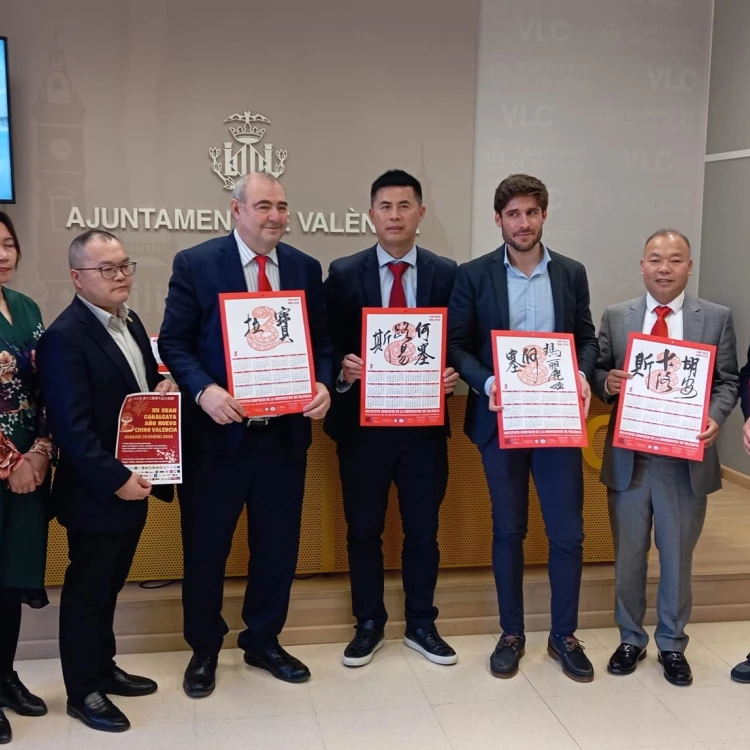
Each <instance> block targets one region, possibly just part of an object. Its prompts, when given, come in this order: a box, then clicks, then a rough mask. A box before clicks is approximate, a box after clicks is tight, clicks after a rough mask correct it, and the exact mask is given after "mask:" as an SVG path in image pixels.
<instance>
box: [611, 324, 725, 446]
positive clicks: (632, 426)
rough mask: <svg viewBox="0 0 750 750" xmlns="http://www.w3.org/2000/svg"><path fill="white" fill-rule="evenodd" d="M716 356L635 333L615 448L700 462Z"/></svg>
mask: <svg viewBox="0 0 750 750" xmlns="http://www.w3.org/2000/svg"><path fill="white" fill-rule="evenodd" d="M715 357H716V347H715V346H710V345H705V344H695V343H693V342H691V341H677V340H675V339H664V338H657V337H656V336H646V335H644V334H641V333H631V334H630V338H629V339H628V349H627V352H626V354H625V365H624V368H623V369H625V370H626V371H627V372H629V373H632V375H633V377H632V378H631V379H630V380H625V381H623V386H622V393H621V394H620V398H619V402H620V403H619V405H618V409H617V422H616V423H615V433H614V439H613V440H614V445H615V446H617V447H618V448H627V449H629V450H633V451H643V452H645V453H654V454H657V455H660V456H673V457H675V458H688V459H690V460H691V461H702V460H703V449H704V445H703V442H702V441H700V440H698V437H697V436H698V435H699V434H700V433H701V432H703V431H704V430H705V427H706V420H707V419H708V403H709V398H710V395H711V382H712V379H713V378H712V376H713V371H714V358H715Z"/></svg>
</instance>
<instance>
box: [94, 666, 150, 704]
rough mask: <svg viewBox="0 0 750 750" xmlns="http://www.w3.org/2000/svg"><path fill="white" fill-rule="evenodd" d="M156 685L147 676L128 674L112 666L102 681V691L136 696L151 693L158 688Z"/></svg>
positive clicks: (108, 693)
mask: <svg viewBox="0 0 750 750" xmlns="http://www.w3.org/2000/svg"><path fill="white" fill-rule="evenodd" d="M158 687H159V686H158V685H157V684H156V683H155V682H154V681H153V680H149V678H148V677H138V675H134V674H128V673H127V672H126V671H124V670H123V669H120V667H117V666H116V667H113V669H112V675H111V676H110V677H108V678H107V679H106V680H104V681H103V682H102V688H101V690H102V692H103V693H106V694H107V695H124V696H126V697H128V698H137V697H138V696H139V695H151V693H155V692H156V691H157V689H158Z"/></svg>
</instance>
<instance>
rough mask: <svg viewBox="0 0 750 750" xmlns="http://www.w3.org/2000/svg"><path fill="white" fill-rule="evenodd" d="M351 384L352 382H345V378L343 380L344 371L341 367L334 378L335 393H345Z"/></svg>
mask: <svg viewBox="0 0 750 750" xmlns="http://www.w3.org/2000/svg"><path fill="white" fill-rule="evenodd" d="M352 385H354V384H353V383H347V382H346V380H344V371H343V369H342V370H340V371H339V374H338V377H337V378H336V393H346V392H347V391H348V390H349V389H350V388H351V387H352Z"/></svg>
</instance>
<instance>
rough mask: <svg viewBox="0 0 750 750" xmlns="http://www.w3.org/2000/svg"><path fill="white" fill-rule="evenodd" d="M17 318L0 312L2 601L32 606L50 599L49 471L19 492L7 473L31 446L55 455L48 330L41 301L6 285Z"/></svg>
mask: <svg viewBox="0 0 750 750" xmlns="http://www.w3.org/2000/svg"><path fill="white" fill-rule="evenodd" d="M2 292H3V295H4V296H5V300H6V302H7V304H8V308H9V309H10V313H11V317H12V319H13V322H12V323H11V322H10V321H8V320H7V319H6V317H5V316H4V315H2V314H0V601H3V600H10V599H14V600H18V598H19V597H20V599H21V601H23V602H25V603H26V604H29V605H30V606H32V607H43V606H44V605H45V604H47V603H48V601H47V596H46V593H45V591H44V571H45V565H46V560H47V527H48V522H49V475H48V477H47V479H46V481H45V482H43V483H42V484H41V485H39V487H37V488H36V489H35V490H34V491H33V492H29V493H26V494H20V495H19V494H16V493H15V492H12V491H11V490H10V489H9V487H8V483H7V481H5V480H7V478H8V476H9V475H10V474H11V472H12V471H13V469H14V468H15V466H16V465H17V464H18V463H19V462H20V461H22V460H23V454H24V453H28V452H29V451H31V452H34V453H42V454H44V455H46V456H48V457H50V458H51V457H52V451H53V448H52V442H51V440H50V437H49V433H48V431H47V427H46V420H45V417H44V409H43V408H42V407H41V405H40V403H39V384H38V380H37V375H36V361H35V356H36V342H37V341H38V340H39V337H40V336H41V335H42V332H43V330H44V328H43V326H42V316H41V313H40V312H39V307H38V306H37V304H36V303H35V302H34V301H33V300H32V299H30V298H29V297H27V296H26V295H24V294H21V293H20V292H16V291H14V290H12V289H8V288H6V287H3V288H2Z"/></svg>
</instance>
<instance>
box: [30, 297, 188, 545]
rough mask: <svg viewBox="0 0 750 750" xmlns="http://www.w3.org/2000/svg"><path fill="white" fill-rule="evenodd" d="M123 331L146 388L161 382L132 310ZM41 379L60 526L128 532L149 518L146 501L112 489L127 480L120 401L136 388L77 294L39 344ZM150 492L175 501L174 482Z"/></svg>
mask: <svg viewBox="0 0 750 750" xmlns="http://www.w3.org/2000/svg"><path fill="white" fill-rule="evenodd" d="M130 318H131V319H132V322H130V323H128V329H129V330H130V332H131V333H132V334H133V338H135V340H136V342H137V343H138V346H139V348H140V350H141V352H142V354H143V361H144V363H145V365H146V377H147V379H148V385H149V388H152V389H153V388H155V387H156V384H157V383H158V382H159V381H161V380H163V379H164V378H163V376H162V375H160V374H159V373H158V372H157V365H156V360H155V359H154V355H153V352H152V350H151V342H150V341H149V337H148V335H147V334H146V329H145V328H144V327H143V324H142V323H141V321H140V319H139V318H138V316H137V315H136V314H135V313H134V312H133V311H132V310H131V311H130ZM36 359H37V366H38V368H39V380H40V384H41V388H42V395H43V397H44V404H45V407H46V409H47V418H48V420H49V426H50V431H51V433H52V439H53V441H54V443H55V446H56V448H58V449H59V462H58V464H57V469H56V471H55V479H54V482H53V484H52V504H53V508H54V511H55V513H56V515H57V518H58V520H59V521H60V523H61V524H62V525H63V526H66V527H67V528H69V529H75V530H78V531H101V532H105V531H106V532H109V531H126V530H129V529H132V528H137V527H138V526H139V525H140V524H142V523H143V521H144V520H145V518H146V513H147V510H148V501H147V500H136V501H126V500H121V499H120V498H119V497H117V495H115V492H116V491H117V490H119V489H120V487H122V485H123V484H125V482H127V481H128V478H129V477H130V473H131V472H130V469H127V468H125V466H123V465H122V464H121V463H120V462H119V461H118V460H117V459H116V458H115V449H116V443H117V426H118V424H119V418H120V407H121V406H122V402H123V401H124V399H125V397H126V396H127V395H129V394H131V393H138V392H139V391H140V389H139V388H138V383H137V382H136V379H135V376H134V375H133V372H132V370H131V369H130V365H129V364H128V361H127V360H126V359H125V356H124V355H123V353H122V352H121V351H120V349H119V347H118V346H117V344H116V343H115V342H114V340H113V339H112V337H111V336H110V335H109V333H107V331H106V330H105V329H104V326H103V325H102V324H101V322H100V321H99V320H97V318H96V316H95V315H94V314H93V313H92V312H91V310H89V309H88V307H86V305H84V304H83V302H81V300H79V299H78V297H75V298H74V299H73V302H71V304H70V305H69V306H68V307H67V308H66V309H65V310H63V311H62V313H60V315H59V317H58V318H57V320H55V322H54V323H53V324H52V325H51V326H50V327H49V328H48V329H47V330H46V332H45V333H44V334H43V335H42V337H41V338H40V339H39V343H38V345H37V350H36ZM153 494H154V495H155V496H157V497H159V498H161V499H164V500H171V499H172V497H173V496H174V485H171V484H170V485H155V486H154V488H153Z"/></svg>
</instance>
